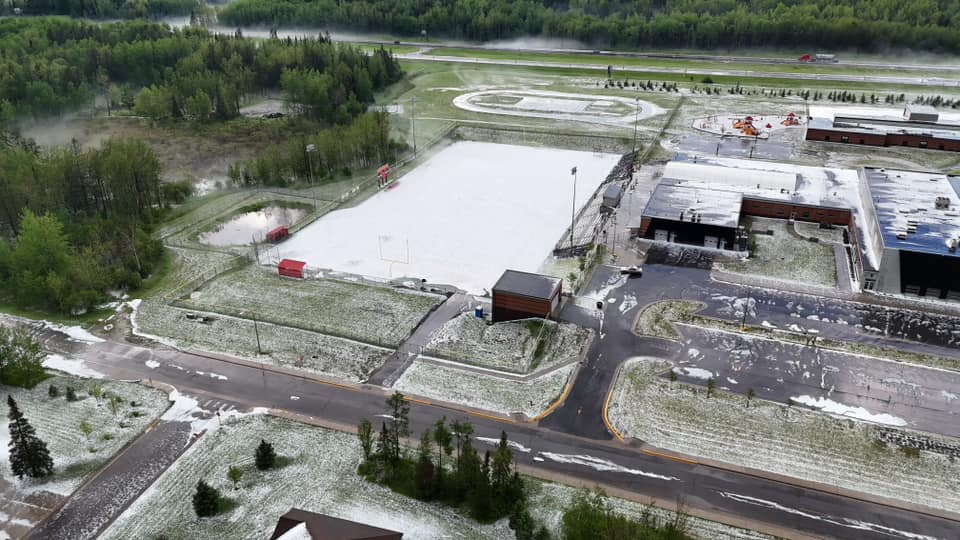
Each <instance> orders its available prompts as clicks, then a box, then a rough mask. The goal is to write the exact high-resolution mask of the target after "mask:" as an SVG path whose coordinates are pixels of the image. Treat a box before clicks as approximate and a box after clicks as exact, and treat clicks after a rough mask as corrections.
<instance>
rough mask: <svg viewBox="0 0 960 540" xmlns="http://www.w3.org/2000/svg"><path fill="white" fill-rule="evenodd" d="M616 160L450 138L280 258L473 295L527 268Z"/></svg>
mask: <svg viewBox="0 0 960 540" xmlns="http://www.w3.org/2000/svg"><path fill="white" fill-rule="evenodd" d="M619 159H620V156H618V155H616V154H597V153H593V152H582V151H575V150H559V149H554V148H531V147H525V146H513V145H504V144H493V143H481V142H458V143H455V144H453V145H451V146H449V147H447V148H445V149H443V150H441V151H440V152H438V153H437V154H436V155H434V156H433V157H431V158H430V159H429V160H428V161H427V162H426V163H424V164H422V165H420V166H419V167H417V168H416V169H414V170H413V171H411V172H410V173H409V174H407V175H406V176H403V177H402V178H400V179H399V181H398V182H397V183H396V185H395V186H394V187H393V188H392V189H388V190H384V191H381V192H380V193H378V194H376V195H374V196H373V197H371V198H370V199H368V200H367V201H365V202H364V203H363V204H361V205H359V206H357V207H354V208H349V209H345V210H339V211H336V212H332V213H330V214H327V215H326V216H324V217H323V218H321V219H319V220H317V221H316V222H315V223H313V224H312V225H310V226H308V227H306V228H305V229H303V230H302V231H300V232H298V233H297V234H295V235H294V236H293V237H291V238H290V240H288V241H287V242H285V243H284V244H283V245H282V247H281V248H280V254H281V256H282V257H287V258H292V259H298V260H302V261H306V262H307V264H309V265H310V266H313V267H319V268H330V269H334V270H342V271H348V272H352V273H356V274H362V275H366V276H375V277H382V278H391V277H398V276H410V277H416V278H425V279H427V280H428V281H430V282H432V283H445V284H452V285H456V286H458V287H460V288H462V289H466V290H467V291H470V292H475V293H479V292H482V291H483V289H488V290H489V289H490V288H492V286H493V284H494V283H495V282H496V281H497V279H498V278H499V277H500V274H501V273H502V272H503V270H505V269H507V268H510V269H514V270H525V271H530V272H536V271H537V269H538V268H539V267H540V266H541V264H542V263H543V261H544V259H546V257H547V256H548V255H549V254H550V253H551V251H552V249H553V247H554V245H555V244H556V243H557V241H558V240H559V239H560V236H561V235H562V234H563V233H564V230H565V229H566V227H567V226H568V225H569V224H570V211H571V202H572V188H573V178H572V177H571V174H570V172H571V168H572V167H577V170H578V173H577V197H576V206H577V208H578V209H579V208H580V207H581V206H583V205H584V204H585V203H586V202H587V200H588V199H589V197H590V196H591V195H592V194H593V192H594V191H595V190H596V188H597V187H598V186H599V185H600V184H601V183H602V182H603V180H604V179H605V178H606V176H607V174H608V173H609V171H610V170H611V169H612V168H613V166H614V165H615V164H616V163H617V161H618V160H619Z"/></svg>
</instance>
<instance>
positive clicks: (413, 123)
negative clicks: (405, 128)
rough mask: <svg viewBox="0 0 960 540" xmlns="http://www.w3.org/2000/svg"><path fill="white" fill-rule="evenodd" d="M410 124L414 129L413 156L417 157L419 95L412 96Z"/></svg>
mask: <svg viewBox="0 0 960 540" xmlns="http://www.w3.org/2000/svg"><path fill="white" fill-rule="evenodd" d="M410 124H411V129H412V130H413V157H414V158H416V157H417V96H413V97H411V98H410Z"/></svg>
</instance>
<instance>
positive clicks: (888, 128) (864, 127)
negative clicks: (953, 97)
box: [805, 105, 960, 152]
mask: <svg viewBox="0 0 960 540" xmlns="http://www.w3.org/2000/svg"><path fill="white" fill-rule="evenodd" d="M939 118H940V115H939V113H938V112H937V110H936V109H934V108H933V107H930V106H925V105H908V106H907V108H906V109H904V111H903V118H896V117H873V116H841V115H837V116H834V118H833V119H832V120H831V119H829V118H811V119H810V121H809V122H808V123H807V131H806V136H805V138H806V140H808V141H820V142H833V143H845V144H862V145H867V146H906V147H911V148H926V149H930V150H946V151H950V152H960V125H958V124H949V123H945V122H941V121H940V119H939Z"/></svg>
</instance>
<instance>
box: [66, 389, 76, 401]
mask: <svg viewBox="0 0 960 540" xmlns="http://www.w3.org/2000/svg"><path fill="white" fill-rule="evenodd" d="M67 401H77V391H76V390H74V389H73V387H72V386H67Z"/></svg>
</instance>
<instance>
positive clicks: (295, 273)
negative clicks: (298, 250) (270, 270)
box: [277, 259, 307, 279]
mask: <svg viewBox="0 0 960 540" xmlns="http://www.w3.org/2000/svg"><path fill="white" fill-rule="evenodd" d="M305 266H307V263H305V262H303V261H295V260H293V259H284V260H282V261H280V264H278V265H277V272H278V273H279V274H280V275H281V276H285V277H292V278H297V279H303V268H304V267H305Z"/></svg>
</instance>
